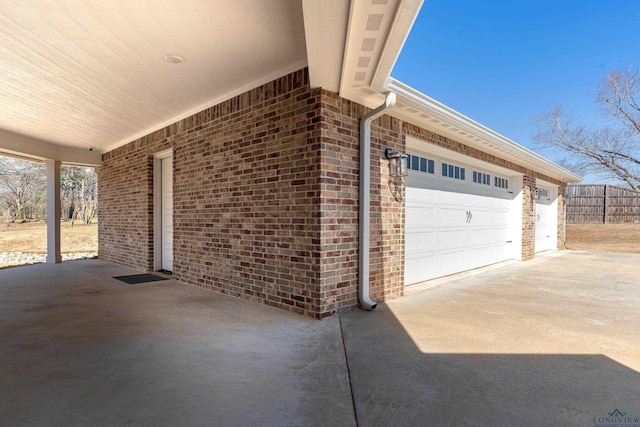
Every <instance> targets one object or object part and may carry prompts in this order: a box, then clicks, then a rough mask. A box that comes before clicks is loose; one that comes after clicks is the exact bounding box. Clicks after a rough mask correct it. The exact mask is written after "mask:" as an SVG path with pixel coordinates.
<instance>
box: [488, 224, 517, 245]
mask: <svg viewBox="0 0 640 427" xmlns="http://www.w3.org/2000/svg"><path fill="white" fill-rule="evenodd" d="M512 240H513V228H512V227H510V226H508V225H503V226H500V227H491V243H492V244H493V245H494V246H495V245H496V244H507V242H508V241H512Z"/></svg>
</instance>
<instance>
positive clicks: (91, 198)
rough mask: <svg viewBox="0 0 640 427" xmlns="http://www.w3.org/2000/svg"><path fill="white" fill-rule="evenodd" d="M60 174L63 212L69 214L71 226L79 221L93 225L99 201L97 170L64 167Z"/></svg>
mask: <svg viewBox="0 0 640 427" xmlns="http://www.w3.org/2000/svg"><path fill="white" fill-rule="evenodd" d="M60 172H61V174H60V175H61V180H60V181H61V185H60V188H61V197H62V204H63V211H64V212H65V213H68V219H70V220H71V226H73V224H74V223H75V221H76V220H78V219H80V220H81V221H82V222H83V223H84V224H91V221H92V220H93V218H94V217H95V215H96V209H97V199H98V197H97V196H98V194H97V190H98V184H97V178H96V173H95V170H93V169H92V168H85V167H79V166H63V167H62V169H61V171H60Z"/></svg>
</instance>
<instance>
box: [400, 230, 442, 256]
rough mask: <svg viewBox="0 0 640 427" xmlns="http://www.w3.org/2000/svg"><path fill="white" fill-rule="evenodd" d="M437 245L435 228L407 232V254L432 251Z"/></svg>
mask: <svg viewBox="0 0 640 427" xmlns="http://www.w3.org/2000/svg"><path fill="white" fill-rule="evenodd" d="M435 247H436V231H435V230H430V231H421V232H415V233H407V236H406V238H405V252H406V254H407V255H410V254H419V253H424V252H432V251H433V250H434V248H435Z"/></svg>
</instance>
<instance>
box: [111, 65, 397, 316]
mask: <svg viewBox="0 0 640 427" xmlns="http://www.w3.org/2000/svg"><path fill="white" fill-rule="evenodd" d="M366 111H367V110H366V109H365V108H364V107H362V106H360V105H357V104H354V103H351V102H349V101H347V100H344V99H342V98H340V97H339V96H337V95H336V94H334V93H330V92H326V91H323V90H321V89H310V88H309V85H308V76H307V72H306V70H302V71H300V72H297V73H293V74H291V75H288V76H285V77H283V78H281V79H278V80H276V81H274V82H271V83H269V84H267V85H264V86H261V87H259V88H256V89H254V90H251V91H249V92H247V93H245V94H243V95H240V96H238V97H235V98H233V99H230V100H228V101H226V102H223V103H221V104H219V105H217V106H215V107H212V108H209V109H207V110H205V111H203V112H201V113H198V114H195V115H193V116H191V117H189V118H186V119H184V120H181V121H180V122H177V123H175V124H173V125H171V126H168V127H167V128H164V129H162V130H159V131H157V132H154V133H152V134H150V135H148V136H145V137H143V138H140V139H139V140H136V141H134V142H132V143H130V144H127V145H126V146H123V147H120V148H118V149H116V150H113V151H111V152H109V153H106V154H105V155H104V156H103V166H102V167H101V168H100V170H99V178H100V179H99V182H100V199H101V200H100V202H101V203H100V212H99V215H100V229H99V251H100V258H102V259H105V260H110V261H114V262H118V263H122V264H126V265H130V266H132V267H134V268H138V269H141V270H153V267H154V244H153V210H154V207H153V188H154V185H153V158H154V154H156V153H159V152H161V151H163V150H166V149H172V150H173V154H174V156H173V165H174V170H173V173H174V188H173V193H174V241H173V244H174V261H173V265H174V278H175V279H177V280H180V281H183V282H186V283H189V284H193V285H197V286H201V287H203V288H207V289H211V290H215V291H218V292H221V293H224V294H228V295H232V296H236V297H240V298H244V299H248V300H251V301H255V302H261V303H263V304H267V305H271V306H275V307H279V308H284V309H287V310H290V311H293V312H296V313H304V314H307V315H310V316H314V317H318V318H322V317H326V316H328V315H331V314H334V313H336V312H338V311H340V310H345V309H351V308H353V307H355V306H357V304H358V301H357V282H358V265H357V263H358V182H359V181H358V179H359V175H358V168H359V137H358V132H359V130H358V129H359V119H360V117H361V116H362V115H363V114H365V112H366ZM379 122H380V125H377V126H374V128H373V138H372V139H373V141H374V144H373V145H374V147H373V149H372V152H373V153H374V155H373V158H374V159H376V161H374V162H373V165H372V190H373V192H374V196H373V198H372V217H373V218H374V219H373V221H372V233H371V243H372V256H371V263H372V264H371V271H372V274H371V289H372V296H373V297H374V298H377V299H378V300H379V301H381V300H383V299H384V298H386V297H388V296H396V295H400V294H401V289H402V274H403V269H402V265H403V262H404V252H403V250H402V247H403V243H404V242H403V239H404V230H403V228H402V224H403V218H404V216H403V209H404V208H403V204H402V200H401V199H399V200H396V199H394V198H393V195H392V193H391V191H390V190H389V187H388V182H387V181H388V179H387V178H388V177H387V176H386V174H387V172H386V171H387V169H388V167H387V163H386V160H384V161H383V160H382V158H381V156H382V155H383V152H384V148H383V145H384V144H387V143H388V141H389V140H395V141H396V143H395V144H396V146H398V148H402V145H401V143H400V142H399V141H400V139H401V138H400V124H399V122H398V121H394V120H391V119H389V118H385V119H380V120H379ZM378 141H384V144H383V143H382V142H378Z"/></svg>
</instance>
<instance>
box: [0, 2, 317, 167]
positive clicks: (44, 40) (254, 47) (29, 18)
mask: <svg viewBox="0 0 640 427" xmlns="http://www.w3.org/2000/svg"><path fill="white" fill-rule="evenodd" d="M0 12H1V13H0V46H2V47H1V49H0V52H2V55H1V58H0V76H2V77H1V78H0V111H1V112H2V114H0V137H1V138H0V150H2V149H4V151H7V152H11V151H13V152H16V151H24V152H25V153H26V154H29V155H34V157H37V156H38V153H35V152H37V151H42V150H38V149H37V148H38V147H40V146H42V147H45V146H46V148H47V150H48V151H46V150H44V151H43V153H42V154H39V155H40V156H43V157H46V156H48V155H49V154H48V153H51V152H60V150H67V151H68V150H74V149H75V150H77V151H78V152H79V150H82V151H83V152H87V153H88V152H89V150H88V149H89V148H90V147H93V148H94V152H93V155H94V156H95V155H97V154H99V153H100V152H103V151H108V150H111V149H113V148H115V147H117V146H119V145H122V144H124V143H126V142H129V141H131V140H132V139H135V138H137V137H139V136H142V135H145V134H147V133H149V132H151V131H153V130H156V129H159V128H161V127H163V126H164V125H166V124H170V123H172V122H175V121H176V120H178V119H180V118H183V117H186V116H188V115H190V114H192V113H194V112H197V111H200V110H202V109H204V108H206V107H208V106H211V105H214V104H216V103H218V102H220V101H221V100H223V99H226V98H229V97H231V96H234V95H235V94H237V93H241V92H243V91H245V90H247V89H248V88H252V87H255V86H257V85H259V84H262V83H264V82H267V81H269V80H272V79H273V78H276V77H280V76H282V75H283V74H286V73H288V72H291V71H294V70H297V69H300V68H302V67H304V66H306V65H307V53H306V48H305V31H304V21H303V11H302V2H301V1H296V0H269V1H264V0H242V1H229V0H180V1H176V0H134V1H132V0H108V1H100V2H94V1H91V2H87V1H84V0H58V1H56V2H30V3H29V4H28V5H25V4H24V3H23V2H20V1H18V0H2V2H0ZM166 55H179V56H181V57H183V58H184V62H182V63H179V64H176V63H172V62H170V61H169V62H167V61H166V60H165V59H164V58H165V56H166ZM48 143H49V145H47V144H48ZM27 145H29V147H27ZM20 147H23V148H24V150H18V149H19V148H20ZM34 147H35V148H34ZM52 147H53V148H52ZM17 148H18V149H17ZM28 148H30V149H31V151H35V152H34V153H31V152H30V150H29V149H28ZM56 150H57V151H56ZM45 151H46V152H45ZM76 154H77V153H76ZM72 157H73V156H72ZM61 160H64V159H61ZM89 163H90V161H89Z"/></svg>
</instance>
